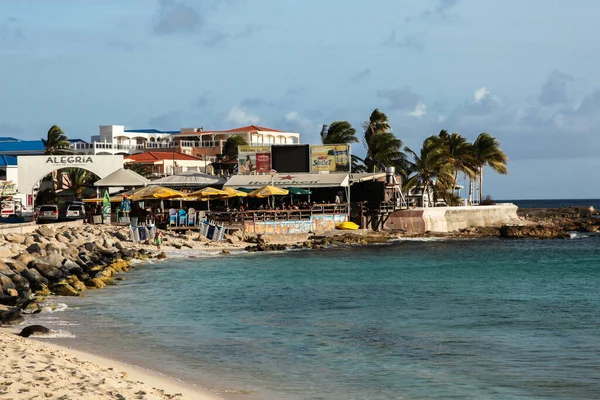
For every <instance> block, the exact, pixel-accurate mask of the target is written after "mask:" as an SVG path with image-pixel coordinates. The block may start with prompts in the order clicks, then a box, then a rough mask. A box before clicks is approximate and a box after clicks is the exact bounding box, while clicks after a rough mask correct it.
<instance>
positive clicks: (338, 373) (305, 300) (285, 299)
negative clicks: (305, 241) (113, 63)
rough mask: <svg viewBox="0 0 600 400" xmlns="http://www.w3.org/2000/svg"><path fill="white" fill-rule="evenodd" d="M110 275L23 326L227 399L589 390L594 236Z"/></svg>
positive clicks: (329, 252)
mask: <svg viewBox="0 0 600 400" xmlns="http://www.w3.org/2000/svg"><path fill="white" fill-rule="evenodd" d="M125 276H126V278H127V279H126V280H125V281H123V282H122V283H121V284H120V285H119V286H115V287H110V288H107V289H104V290H101V291H95V292H89V293H88V295H87V296H86V297H82V298H74V299H73V298H69V299H64V298H60V299H55V301H60V302H61V303H66V304H67V306H68V308H67V309H66V310H64V311H62V312H55V313H42V314H38V315H35V316H32V317H31V318H36V322H41V323H44V324H46V325H48V326H50V327H56V328H58V329H64V330H66V331H68V332H70V333H72V334H74V335H75V336H76V337H75V338H63V339H58V340H59V343H61V344H63V345H70V346H74V347H80V348H84V349H88V350H91V351H94V352H98V353H100V354H103V355H109V356H112V357H116V358H118V359H121V360H126V361H129V362H132V363H135V364H138V365H142V366H147V367H150V368H153V369H158V370H160V371H163V372H165V373H167V374H170V375H173V376H176V377H179V378H181V379H183V380H184V381H186V382H191V383H197V384H200V385H203V386H205V387H209V388H211V389H213V390H215V391H216V392H218V393H220V394H221V395H222V396H223V397H224V398H229V399H597V398H598V397H599V395H600V374H599V370H598V366H599V365H600V236H593V235H592V236H586V235H583V236H578V237H576V238H575V239H572V240H500V239H477V240H463V239H452V240H421V241H420V240H408V241H398V242H395V243H393V244H390V245H382V246H374V247H349V248H332V249H326V250H318V251H290V252H283V253H270V254H245V255H234V256H219V257H214V258H198V259H189V258H181V259H169V260H167V261H165V262H160V263H154V264H148V265H145V266H143V267H140V268H139V269H136V270H135V271H132V272H130V273H128V274H126V275H125ZM55 340H56V339H55Z"/></svg>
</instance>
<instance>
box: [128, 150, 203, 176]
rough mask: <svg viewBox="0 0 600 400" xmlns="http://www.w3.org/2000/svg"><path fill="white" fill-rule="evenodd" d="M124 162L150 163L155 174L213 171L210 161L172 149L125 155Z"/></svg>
mask: <svg viewBox="0 0 600 400" xmlns="http://www.w3.org/2000/svg"><path fill="white" fill-rule="evenodd" d="M123 162H126V163H132V162H134V163H139V164H143V165H148V166H149V167H150V169H151V171H152V174H153V175H154V176H167V175H174V174H177V173H180V172H185V171H198V172H204V173H209V174H210V173H212V167H211V166H210V165H209V164H210V161H208V160H207V161H205V160H204V159H202V158H200V157H194V156H191V155H188V154H183V153H176V152H172V151H147V152H145V153H140V154H132V155H128V156H125V157H124V159H123Z"/></svg>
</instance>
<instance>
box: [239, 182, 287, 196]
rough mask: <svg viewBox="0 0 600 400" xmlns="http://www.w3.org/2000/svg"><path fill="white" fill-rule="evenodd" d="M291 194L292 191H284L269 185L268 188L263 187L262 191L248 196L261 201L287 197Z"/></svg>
mask: <svg viewBox="0 0 600 400" xmlns="http://www.w3.org/2000/svg"><path fill="white" fill-rule="evenodd" d="M289 192H290V191H289V190H287V189H282V188H278V187H277V186H271V185H267V186H263V187H261V188H260V189H256V190H255V191H253V192H250V193H248V196H250V197H256V198H259V199H264V198H265V197H269V196H285V195H287V194H288V193H289Z"/></svg>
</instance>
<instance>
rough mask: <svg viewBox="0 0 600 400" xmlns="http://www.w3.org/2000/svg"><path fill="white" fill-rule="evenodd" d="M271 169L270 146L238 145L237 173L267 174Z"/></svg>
mask: <svg viewBox="0 0 600 400" xmlns="http://www.w3.org/2000/svg"><path fill="white" fill-rule="evenodd" d="M269 171H271V147H270V146H238V174H239V175H254V174H267V173H269Z"/></svg>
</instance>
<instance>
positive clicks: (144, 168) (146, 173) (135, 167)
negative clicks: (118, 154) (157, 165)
mask: <svg viewBox="0 0 600 400" xmlns="http://www.w3.org/2000/svg"><path fill="white" fill-rule="evenodd" d="M123 167H124V168H125V169H129V170H132V171H133V172H135V173H136V174H139V175H141V176H143V177H144V178H150V177H151V176H152V168H151V167H150V166H149V165H148V164H142V163H139V162H128V163H125V165H124V166H123Z"/></svg>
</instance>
